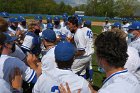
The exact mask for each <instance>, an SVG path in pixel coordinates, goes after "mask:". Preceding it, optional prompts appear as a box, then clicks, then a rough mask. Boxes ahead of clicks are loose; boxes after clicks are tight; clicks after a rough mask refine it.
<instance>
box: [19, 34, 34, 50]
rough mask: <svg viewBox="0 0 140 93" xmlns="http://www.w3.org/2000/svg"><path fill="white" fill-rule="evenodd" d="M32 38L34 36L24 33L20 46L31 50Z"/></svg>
mask: <svg viewBox="0 0 140 93" xmlns="http://www.w3.org/2000/svg"><path fill="white" fill-rule="evenodd" d="M33 38H34V37H33V36H30V35H26V36H25V38H24V41H23V44H22V46H21V47H23V48H25V49H27V50H31V49H32V45H33Z"/></svg>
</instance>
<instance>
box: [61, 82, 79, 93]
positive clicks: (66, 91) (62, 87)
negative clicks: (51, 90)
mask: <svg viewBox="0 0 140 93" xmlns="http://www.w3.org/2000/svg"><path fill="white" fill-rule="evenodd" d="M59 90H60V93H71V91H70V88H69V85H68V83H66V89H65V88H64V86H63V85H62V84H60V86H59ZM80 92H81V89H79V90H78V92H77V93H80Z"/></svg>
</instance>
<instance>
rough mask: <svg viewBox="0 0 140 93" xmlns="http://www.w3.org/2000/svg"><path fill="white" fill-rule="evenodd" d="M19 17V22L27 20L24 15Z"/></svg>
mask: <svg viewBox="0 0 140 93" xmlns="http://www.w3.org/2000/svg"><path fill="white" fill-rule="evenodd" d="M17 19H18V21H19V22H23V21H26V19H25V18H24V17H23V16H19V17H18V18H17Z"/></svg>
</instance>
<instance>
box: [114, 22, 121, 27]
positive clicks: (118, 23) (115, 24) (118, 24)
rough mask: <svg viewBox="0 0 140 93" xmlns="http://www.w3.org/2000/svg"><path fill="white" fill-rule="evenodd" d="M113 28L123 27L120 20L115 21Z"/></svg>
mask: <svg viewBox="0 0 140 93" xmlns="http://www.w3.org/2000/svg"><path fill="white" fill-rule="evenodd" d="M112 29H122V25H121V23H120V22H115V23H114V24H113V25H112Z"/></svg>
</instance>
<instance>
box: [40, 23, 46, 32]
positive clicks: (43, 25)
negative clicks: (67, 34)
mask: <svg viewBox="0 0 140 93" xmlns="http://www.w3.org/2000/svg"><path fill="white" fill-rule="evenodd" d="M41 28H42V31H44V30H46V29H47V25H46V24H43V23H42V24H41Z"/></svg>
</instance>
